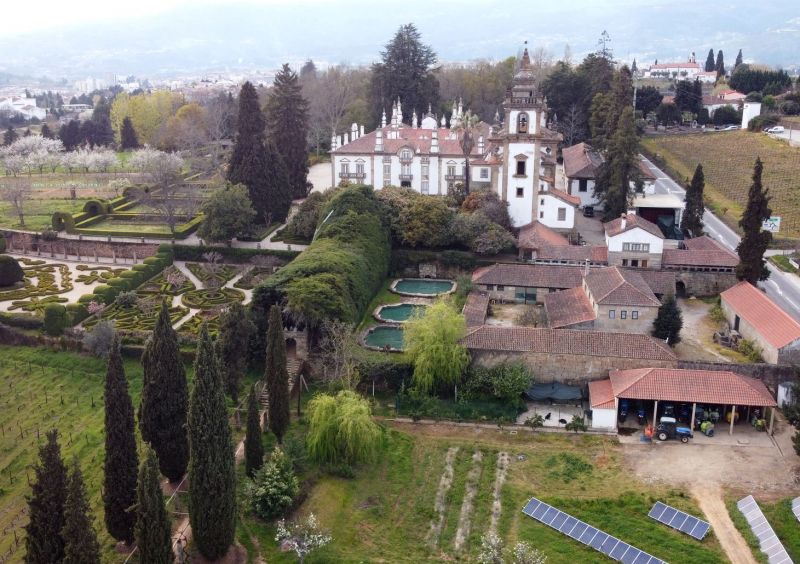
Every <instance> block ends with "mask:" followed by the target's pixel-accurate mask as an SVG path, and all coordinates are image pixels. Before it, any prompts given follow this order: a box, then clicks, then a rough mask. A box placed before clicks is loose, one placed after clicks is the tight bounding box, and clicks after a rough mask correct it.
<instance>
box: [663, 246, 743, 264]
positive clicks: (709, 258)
mask: <svg viewBox="0 0 800 564" xmlns="http://www.w3.org/2000/svg"><path fill="white" fill-rule="evenodd" d="M661 264H662V265H664V266H708V267H717V268H719V267H723V268H734V267H736V265H738V264H739V257H738V256H737V255H735V254H733V253H732V252H730V251H728V250H724V249H721V250H717V251H694V250H691V249H664V251H663V252H662V254H661Z"/></svg>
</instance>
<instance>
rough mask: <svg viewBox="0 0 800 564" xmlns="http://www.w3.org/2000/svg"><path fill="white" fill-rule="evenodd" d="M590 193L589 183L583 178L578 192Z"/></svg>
mask: <svg viewBox="0 0 800 564" xmlns="http://www.w3.org/2000/svg"><path fill="white" fill-rule="evenodd" d="M588 191H589V181H588V180H587V179H585V178H581V179H579V180H578V192H588Z"/></svg>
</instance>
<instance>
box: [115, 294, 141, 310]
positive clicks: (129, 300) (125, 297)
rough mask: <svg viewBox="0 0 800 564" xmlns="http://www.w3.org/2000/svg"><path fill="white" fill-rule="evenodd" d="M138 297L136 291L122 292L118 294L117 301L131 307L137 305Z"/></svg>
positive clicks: (120, 304) (123, 305) (121, 304)
mask: <svg viewBox="0 0 800 564" xmlns="http://www.w3.org/2000/svg"><path fill="white" fill-rule="evenodd" d="M137 299H138V296H137V295H136V292H132V291H131V292H122V293H121V294H120V295H119V296H117V299H116V300H115V303H116V304H117V305H119V306H122V307H124V308H129V307H133V306H134V305H136V300H137Z"/></svg>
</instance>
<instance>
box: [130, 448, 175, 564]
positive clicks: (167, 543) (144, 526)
mask: <svg viewBox="0 0 800 564" xmlns="http://www.w3.org/2000/svg"><path fill="white" fill-rule="evenodd" d="M136 547H137V549H138V551H139V562H147V563H148V564H173V562H174V561H175V555H174V554H173V553H172V533H171V528H170V521H169V516H168V515H167V508H166V507H164V496H163V494H162V493H161V484H159V473H158V458H157V457H156V453H155V451H154V450H153V449H152V448H150V447H146V448H145V453H144V460H143V461H142V465H141V466H140V467H139V482H138V484H137V486H136Z"/></svg>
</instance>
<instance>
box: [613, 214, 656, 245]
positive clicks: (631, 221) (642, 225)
mask: <svg viewBox="0 0 800 564" xmlns="http://www.w3.org/2000/svg"><path fill="white" fill-rule="evenodd" d="M637 227H638V228H639V229H643V230H644V231H647V232H648V233H650V234H651V235H655V236H656V237H658V238H659V239H663V238H664V234H663V233H661V230H660V229H659V228H658V226H657V225H656V224H655V223H653V222H652V221H647V220H646V219H645V218H643V217H642V216H640V215H638V214H635V213H629V214H626V216H625V227H624V228H623V227H622V218H621V217H618V218H616V219H612V220H611V221H608V222H606V223H604V224H603V228H604V229H605V230H606V235H608V236H609V237H615V236H617V235H619V234H620V233H625V232H626V231H630V230H631V229H635V228H637Z"/></svg>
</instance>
